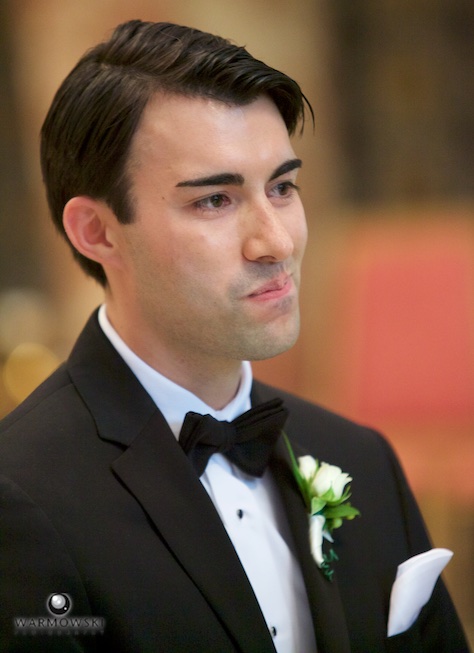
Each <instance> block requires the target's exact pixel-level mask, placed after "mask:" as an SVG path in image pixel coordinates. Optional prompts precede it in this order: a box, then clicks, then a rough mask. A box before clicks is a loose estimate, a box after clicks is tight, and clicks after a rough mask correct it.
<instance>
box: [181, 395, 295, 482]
mask: <svg viewBox="0 0 474 653" xmlns="http://www.w3.org/2000/svg"><path fill="white" fill-rule="evenodd" d="M287 417H288V410H287V409H286V408H285V407H284V406H283V401H282V400H281V399H272V400H271V401H267V402H266V403H264V404H260V405H259V406H255V408H251V409H250V410H248V411H247V412H246V413H244V414H243V415H240V417H237V418H236V419H234V420H233V421H232V422H219V421H218V420H216V419H214V417H211V416H210V415H199V414H198V413H192V412H191V413H187V414H186V417H185V419H184V423H183V426H182V429H181V433H180V434H179V443H180V444H181V446H182V447H183V449H184V452H185V453H186V455H187V456H188V458H189V459H190V460H191V462H192V464H193V466H194V468H195V470H196V472H197V474H198V476H201V475H202V474H203V473H204V470H205V469H206V465H207V463H208V460H209V458H210V457H211V456H212V454H214V453H222V454H224V455H225V456H226V457H227V458H228V459H229V460H230V461H231V462H233V463H235V464H236V465H237V466H238V467H240V469H242V470H243V471H244V472H247V474H250V475H251V476H262V474H263V472H264V471H265V468H266V467H267V464H268V461H269V459H270V454H271V452H272V450H273V447H274V445H275V442H276V441H277V439H278V436H279V435H280V433H281V430H282V428H283V426H284V424H285V421H286V418H287Z"/></svg>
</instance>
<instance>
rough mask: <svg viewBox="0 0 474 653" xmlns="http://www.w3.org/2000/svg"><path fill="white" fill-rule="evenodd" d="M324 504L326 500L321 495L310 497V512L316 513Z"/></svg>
mask: <svg viewBox="0 0 474 653" xmlns="http://www.w3.org/2000/svg"><path fill="white" fill-rule="evenodd" d="M325 505H326V501H325V500H324V499H322V498H321V497H312V499H311V514H312V515H316V514H317V513H318V512H321V510H322V509H323V508H324V506H325Z"/></svg>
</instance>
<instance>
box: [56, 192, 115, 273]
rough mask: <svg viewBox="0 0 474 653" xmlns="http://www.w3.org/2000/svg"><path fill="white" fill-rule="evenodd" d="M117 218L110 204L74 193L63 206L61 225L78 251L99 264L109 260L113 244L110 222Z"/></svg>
mask: <svg viewBox="0 0 474 653" xmlns="http://www.w3.org/2000/svg"><path fill="white" fill-rule="evenodd" d="M111 220H115V221H116V218H115V216H114V214H113V212H112V211H111V210H110V208H109V207H108V206H107V205H106V204H105V203H104V202H101V201H99V200H94V199H92V198H91V197H86V196H78V197H73V198H72V199H70V200H69V202H68V203H67V204H66V206H65V207H64V211H63V225H64V230H65V231H66V234H67V237H68V238H69V240H70V241H71V243H72V245H73V246H74V247H75V248H76V249H77V251H78V252H80V254H82V255H83V256H86V257H87V258H90V259H92V260H93V261H97V262H98V263H101V264H104V263H105V264H106V263H108V262H110V260H111V258H113V257H114V256H115V255H116V248H115V246H114V243H113V240H111V238H110V235H111V231H110V228H109V226H110V222H111Z"/></svg>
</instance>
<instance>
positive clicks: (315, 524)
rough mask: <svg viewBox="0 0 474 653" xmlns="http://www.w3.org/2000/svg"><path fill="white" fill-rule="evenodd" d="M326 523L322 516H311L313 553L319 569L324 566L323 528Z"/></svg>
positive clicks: (310, 529) (310, 527) (310, 526)
mask: <svg viewBox="0 0 474 653" xmlns="http://www.w3.org/2000/svg"><path fill="white" fill-rule="evenodd" d="M325 521H326V520H325V519H324V517H323V516H322V515H311V517H310V518H309V542H310V545H311V553H312V554H313V558H314V559H315V561H316V564H317V565H318V567H320V566H321V565H322V564H323V528H324V523H325Z"/></svg>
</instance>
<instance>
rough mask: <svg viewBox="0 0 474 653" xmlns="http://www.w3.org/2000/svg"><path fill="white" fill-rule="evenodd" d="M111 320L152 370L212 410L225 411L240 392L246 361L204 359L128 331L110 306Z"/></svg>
mask: <svg viewBox="0 0 474 653" xmlns="http://www.w3.org/2000/svg"><path fill="white" fill-rule="evenodd" d="M106 315H107V319H108V321H109V323H110V324H111V326H112V328H113V330H114V331H115V332H116V334H117V335H118V336H119V337H120V339H121V340H122V341H123V342H124V343H125V344H126V346H127V347H128V348H129V349H130V350H131V351H132V352H133V353H134V354H135V355H136V356H138V358H140V359H141V360H142V361H144V362H145V363H146V364H147V365H149V366H150V367H151V368H153V369H154V370H156V371H157V372H159V373H160V374H162V375H163V376H165V377H166V378H167V379H169V380H170V381H172V382H173V383H176V384H177V385H179V386H181V387H182V388H184V389H186V390H188V391H189V392H191V393H192V394H194V395H195V396H196V397H198V398H199V399H201V401H203V402H204V403H206V404H207V405H208V406H210V407H211V408H214V409H215V410H221V409H222V408H224V407H225V406H227V404H228V403H229V402H230V401H232V399H233V398H234V397H235V395H236V394H237V392H238V389H239V385H240V381H241V376H242V362H241V361H234V360H216V359H213V358H211V359H210V358H209V357H205V359H204V357H200V356H199V353H198V352H189V351H187V352H185V353H180V352H177V351H175V350H174V349H173V348H172V347H169V346H163V343H161V342H157V341H156V339H153V338H147V337H146V333H145V332H144V330H143V329H140V328H138V327H136V328H134V329H132V330H130V329H127V322H125V323H122V322H121V320H120V319H118V317H117V316H116V314H115V313H114V311H113V309H112V310H110V306H109V304H107V312H106Z"/></svg>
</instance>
